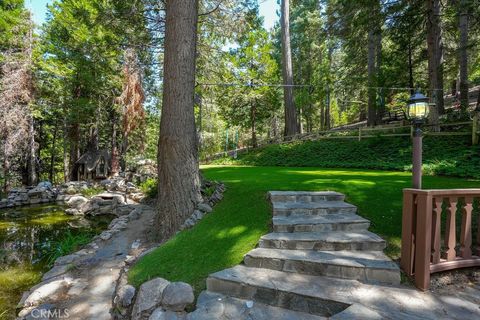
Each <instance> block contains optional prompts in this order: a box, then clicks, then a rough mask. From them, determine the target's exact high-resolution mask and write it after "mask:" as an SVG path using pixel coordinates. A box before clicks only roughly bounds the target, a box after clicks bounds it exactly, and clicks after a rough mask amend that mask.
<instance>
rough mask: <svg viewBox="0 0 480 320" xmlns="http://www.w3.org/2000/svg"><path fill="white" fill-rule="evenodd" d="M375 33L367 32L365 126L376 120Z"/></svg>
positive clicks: (372, 124) (372, 123) (371, 124)
mask: <svg viewBox="0 0 480 320" xmlns="http://www.w3.org/2000/svg"><path fill="white" fill-rule="evenodd" d="M375 69H376V68H375V31H374V30H373V29H371V30H370V31H369V32H368V64H367V72H368V87H369V88H368V109H367V125H368V126H374V125H375V122H376V121H375V120H376V118H377V111H376V101H375V100H376V91H375V89H374V87H375V83H376V81H375V79H376V74H375V73H376V70H375Z"/></svg>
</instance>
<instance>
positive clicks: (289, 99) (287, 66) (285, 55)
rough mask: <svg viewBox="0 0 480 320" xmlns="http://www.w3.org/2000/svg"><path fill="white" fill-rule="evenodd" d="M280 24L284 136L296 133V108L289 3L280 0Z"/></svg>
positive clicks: (287, 0)
mask: <svg viewBox="0 0 480 320" xmlns="http://www.w3.org/2000/svg"><path fill="white" fill-rule="evenodd" d="M281 11H282V14H281V17H280V25H281V29H282V74H283V84H284V85H285V86H284V87H283V100H284V105H285V136H292V135H295V134H296V133H298V124H297V110H296V108H295V101H294V96H293V67H292V49H291V47H290V3H289V0H282V8H281Z"/></svg>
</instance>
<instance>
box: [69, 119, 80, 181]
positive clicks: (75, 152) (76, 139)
mask: <svg viewBox="0 0 480 320" xmlns="http://www.w3.org/2000/svg"><path fill="white" fill-rule="evenodd" d="M69 137H70V157H69V160H70V162H69V168H70V180H73V181H75V180H77V179H78V175H77V172H76V168H77V167H76V165H75V163H76V162H77V160H78V158H79V157H80V145H79V144H80V125H79V124H78V123H72V124H70V133H69Z"/></svg>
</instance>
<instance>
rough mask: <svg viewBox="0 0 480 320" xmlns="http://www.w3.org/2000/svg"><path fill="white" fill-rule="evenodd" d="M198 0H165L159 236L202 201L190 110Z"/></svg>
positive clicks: (166, 235) (171, 231) (164, 235)
mask: <svg viewBox="0 0 480 320" xmlns="http://www.w3.org/2000/svg"><path fill="white" fill-rule="evenodd" d="M197 14H198V2H197V0H167V1H166V24H165V26H166V27H165V28H166V30H165V60H164V83H163V84H164V92H163V108H162V116H161V121H160V134H159V145H158V215H157V217H156V227H157V230H158V234H157V238H158V239H159V240H164V239H167V238H169V237H170V236H171V235H173V234H174V233H175V232H176V231H177V230H178V228H179V227H180V225H181V224H182V223H183V222H184V221H185V220H186V219H187V218H188V217H189V216H190V215H191V214H192V212H193V210H194V209H195V207H196V206H197V204H198V203H199V202H200V201H201V195H200V177H199V165H198V150H197V137H196V130H195V115H194V88H195V56H196V42H197V20H198V17H197Z"/></svg>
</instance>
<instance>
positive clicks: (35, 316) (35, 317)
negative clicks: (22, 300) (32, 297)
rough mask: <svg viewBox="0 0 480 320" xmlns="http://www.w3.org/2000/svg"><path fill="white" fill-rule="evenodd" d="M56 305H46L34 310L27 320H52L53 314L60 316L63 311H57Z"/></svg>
mask: <svg viewBox="0 0 480 320" xmlns="http://www.w3.org/2000/svg"><path fill="white" fill-rule="evenodd" d="M55 308H56V307H55V305H53V304H51V303H44V304H42V305H40V306H38V307H36V308H33V309H32V310H31V311H30V313H29V314H28V315H27V316H26V317H25V320H39V319H40V320H48V319H51V316H50V315H51V314H57V315H60V313H59V312H60V311H61V310H56V309H55Z"/></svg>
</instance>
